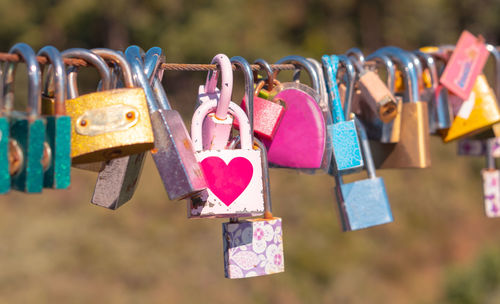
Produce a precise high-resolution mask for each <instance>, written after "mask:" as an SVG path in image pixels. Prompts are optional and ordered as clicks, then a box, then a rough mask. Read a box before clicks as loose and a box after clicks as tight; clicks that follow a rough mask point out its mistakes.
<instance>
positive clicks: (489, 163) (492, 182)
mask: <svg viewBox="0 0 500 304" xmlns="http://www.w3.org/2000/svg"><path fill="white" fill-rule="evenodd" d="M486 146H487V148H486V169H483V170H481V175H482V177H483V194H484V211H485V212H486V216H487V217H500V170H498V169H497V168H496V165H495V159H494V157H493V155H492V153H491V151H492V147H491V142H490V141H486Z"/></svg>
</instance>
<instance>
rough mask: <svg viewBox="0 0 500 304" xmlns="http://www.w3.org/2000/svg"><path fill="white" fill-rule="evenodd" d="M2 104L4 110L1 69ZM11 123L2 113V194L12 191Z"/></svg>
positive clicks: (0, 73)
mask: <svg viewBox="0 0 500 304" xmlns="http://www.w3.org/2000/svg"><path fill="white" fill-rule="evenodd" d="M0 79H2V81H0V102H1V103H2V104H1V108H3V87H4V86H3V70H2V69H1V68H0ZM8 153H9V121H8V120H7V117H6V116H5V113H4V111H0V194H5V193H7V192H9V191H10V172H9V159H10V157H9V156H8Z"/></svg>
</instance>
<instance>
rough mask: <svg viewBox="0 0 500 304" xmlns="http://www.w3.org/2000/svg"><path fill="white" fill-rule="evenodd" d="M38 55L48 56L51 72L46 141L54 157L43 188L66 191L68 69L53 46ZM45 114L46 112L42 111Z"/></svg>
mask: <svg viewBox="0 0 500 304" xmlns="http://www.w3.org/2000/svg"><path fill="white" fill-rule="evenodd" d="M38 56H45V57H47V59H48V61H49V62H50V64H51V69H49V70H48V71H47V77H46V81H45V88H46V89H44V94H43V95H44V96H43V97H44V98H49V99H51V100H52V99H53V103H52V102H49V106H52V107H51V109H49V112H50V115H44V117H45V119H46V121H47V129H46V132H45V136H46V142H47V143H48V145H49V146H50V150H51V152H52V157H51V160H50V163H49V166H48V168H47V170H46V171H45V173H44V178H43V187H44V188H53V189H66V188H68V187H69V184H70V182H71V154H70V152H71V151H70V150H71V117H69V116H67V115H65V114H66V106H65V100H66V99H65V98H66V70H65V68H64V62H63V59H62V56H61V54H60V53H59V51H58V50H57V49H56V48H55V47H53V46H51V45H48V46H45V47H43V48H42V49H41V50H40V51H39V52H38ZM42 114H49V113H44V112H43V108H42Z"/></svg>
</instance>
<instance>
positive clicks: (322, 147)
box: [261, 56, 331, 169]
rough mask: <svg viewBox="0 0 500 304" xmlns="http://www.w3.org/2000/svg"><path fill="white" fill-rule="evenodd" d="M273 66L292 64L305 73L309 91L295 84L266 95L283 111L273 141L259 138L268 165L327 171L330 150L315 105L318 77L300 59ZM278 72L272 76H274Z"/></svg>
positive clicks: (288, 58)
mask: <svg viewBox="0 0 500 304" xmlns="http://www.w3.org/2000/svg"><path fill="white" fill-rule="evenodd" d="M276 63H277V64H282V63H293V64H295V65H297V66H298V67H302V68H304V69H306V71H307V72H308V74H309V76H310V77H311V83H312V85H313V88H311V87H309V86H307V85H305V84H302V83H298V82H286V83H283V82H282V83H281V85H280V86H276V87H275V88H274V89H273V91H272V92H271V93H270V94H271V96H274V97H275V98H279V99H281V100H282V101H283V103H284V104H285V108H286V111H285V113H284V115H283V118H282V119H281V123H280V127H279V128H278V130H277V131H276V134H275V135H274V138H273V140H266V139H265V138H261V140H262V142H263V143H264V144H265V145H266V147H267V151H268V159H269V163H270V164H271V165H273V166H275V167H284V168H294V169H327V168H328V167H327V165H328V164H329V162H330V160H329V158H330V157H331V150H330V151H326V150H329V149H328V147H327V140H326V126H325V119H324V117H323V112H322V110H321V108H320V106H319V105H318V102H319V101H320V96H319V93H318V91H319V77H318V75H317V73H316V70H315V68H314V66H313V65H312V64H311V63H310V62H309V61H307V59H305V58H304V57H301V56H287V57H284V58H282V59H280V60H279V61H278V62H276ZM277 73H278V71H275V72H274V74H275V75H274V76H275V77H276V76H277Z"/></svg>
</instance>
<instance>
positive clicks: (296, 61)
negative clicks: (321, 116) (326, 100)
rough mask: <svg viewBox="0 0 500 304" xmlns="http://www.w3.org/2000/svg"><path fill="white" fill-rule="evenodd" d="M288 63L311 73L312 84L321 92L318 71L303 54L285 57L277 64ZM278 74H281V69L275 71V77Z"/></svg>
mask: <svg viewBox="0 0 500 304" xmlns="http://www.w3.org/2000/svg"><path fill="white" fill-rule="evenodd" d="M286 63H291V64H293V65H295V66H296V67H298V68H303V69H305V70H306V71H307V73H308V74H309V77H310V78H311V84H312V87H313V89H314V90H315V91H316V92H317V93H318V94H321V88H320V86H319V76H318V73H316V70H315V69H314V66H313V65H312V64H311V63H310V62H309V61H307V59H306V58H304V57H302V56H298V55H290V56H286V57H283V58H281V59H280V60H278V61H276V64H286ZM278 74H279V70H276V71H274V78H277V76H278Z"/></svg>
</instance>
